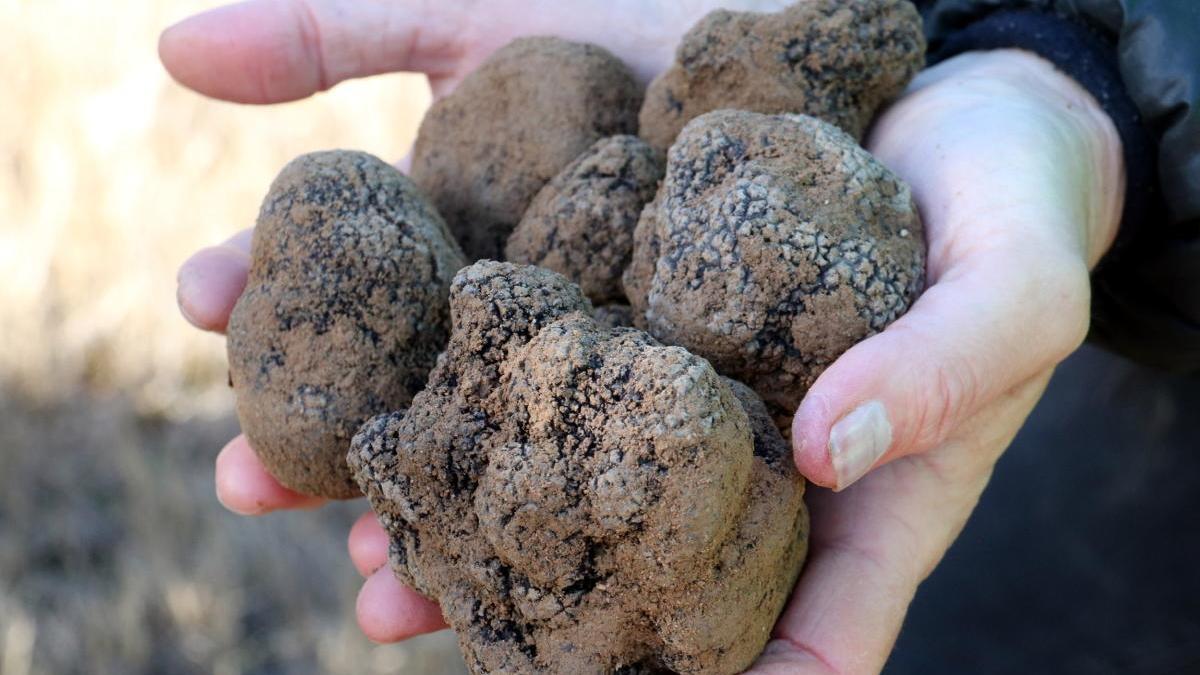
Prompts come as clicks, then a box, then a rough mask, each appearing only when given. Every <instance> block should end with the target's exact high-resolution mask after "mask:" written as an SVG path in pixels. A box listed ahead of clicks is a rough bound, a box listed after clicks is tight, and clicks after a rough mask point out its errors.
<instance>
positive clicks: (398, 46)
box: [158, 0, 460, 103]
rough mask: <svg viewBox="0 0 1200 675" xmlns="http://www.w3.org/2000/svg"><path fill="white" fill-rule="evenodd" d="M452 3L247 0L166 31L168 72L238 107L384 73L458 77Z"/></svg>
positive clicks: (162, 53) (162, 47) (163, 52)
mask: <svg viewBox="0 0 1200 675" xmlns="http://www.w3.org/2000/svg"><path fill="white" fill-rule="evenodd" d="M451 11H454V3H431V2H418V1H417V0H396V1H394V2H350V1H347V0H248V1H246V2H240V3H237V4H234V5H228V6H225V7H220V8H218V9H214V10H210V11H208V12H204V13H203V14H198V15H196V16H193V17H190V18H188V19H185V20H183V21H181V22H180V23H177V24H175V25H174V26H171V27H170V28H168V29H166V30H165V31H163V34H162V36H161V37H160V38H159V43H158V53H159V58H160V59H161V60H162V62H163V65H164V66H166V69H167V71H168V72H170V73H171V76H172V77H174V78H175V79H176V80H177V81H179V82H180V83H181V84H183V85H184V86H187V87H190V88H191V89H194V90H196V91H198V92H200V93H201V94H204V95H206V96H212V97H214V98H219V99H224V100H228V101H236V102H239V103H277V102H282V101H294V100H296V99H301V98H305V97H307V96H309V95H311V94H313V93H315V92H318V91H324V90H325V89H328V88H330V87H332V86H333V85H335V84H337V83H338V82H341V81H342V80H345V79H349V78H353V77H364V76H367V75H374V74H377V73H385V72H396V71H418V72H424V73H430V74H432V75H437V74H439V73H447V72H450V71H452V70H453V68H454V66H455V63H456V61H457V58H458V50H459V46H458V35H459V34H460V31H456V30H454V27H455V21H454V20H453V19H452V17H449V16H447V15H448V14H449V13H450V12H451Z"/></svg>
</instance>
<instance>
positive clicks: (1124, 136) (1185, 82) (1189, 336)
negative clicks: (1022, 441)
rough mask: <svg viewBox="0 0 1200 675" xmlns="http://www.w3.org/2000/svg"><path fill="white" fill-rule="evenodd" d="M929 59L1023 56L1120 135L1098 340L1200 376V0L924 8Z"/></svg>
mask: <svg viewBox="0 0 1200 675" xmlns="http://www.w3.org/2000/svg"><path fill="white" fill-rule="evenodd" d="M916 4H917V5H918V7H920V8H921V9H922V12H923V14H924V17H925V29H926V35H927V38H928V41H929V54H930V61H931V62H937V61H939V60H943V59H946V58H949V57H951V56H953V55H955V54H958V53H961V52H964V51H969V50H980V49H997V48H1003V47H1016V48H1021V49H1027V50H1030V51H1033V52H1035V53H1037V54H1039V55H1041V56H1042V57H1044V58H1046V59H1048V60H1050V61H1051V62H1053V63H1054V64H1055V65H1056V66H1058V67H1059V69H1061V70H1062V71H1063V72H1065V73H1067V74H1068V75H1070V76H1072V77H1073V78H1075V80H1076V81H1078V82H1079V83H1080V84H1081V85H1082V86H1084V87H1085V88H1087V89H1088V90H1089V91H1090V92H1091V93H1092V94H1093V95H1094V96H1095V97H1096V99H1097V100H1098V101H1099V102H1100V104H1101V105H1102V106H1103V107H1104V109H1105V111H1106V112H1108V114H1109V116H1110V117H1112V119H1113V122H1114V123H1115V124H1116V126H1117V130H1118V131H1119V132H1120V134H1121V141H1122V146H1123V151H1124V155H1125V165H1126V173H1127V184H1128V187H1127V193H1126V206H1125V210H1124V213H1123V214H1122V223H1121V229H1120V232H1119V234H1118V238H1117V243H1116V244H1115V245H1114V246H1113V248H1112V250H1111V251H1110V252H1109V253H1108V254H1107V255H1106V256H1105V258H1104V260H1102V261H1101V263H1100V265H1099V266H1098V267H1097V268H1096V270H1095V272H1094V274H1093V284H1092V287H1093V303H1092V304H1093V307H1092V310H1093V311H1092V330H1091V335H1090V339H1091V340H1092V341H1093V342H1095V343H1098V344H1101V345H1103V346H1105V347H1108V348H1110V349H1113V350H1115V351H1118V352H1121V353H1123V354H1125V355H1127V356H1129V357H1131V358H1134V359H1136V360H1138V361H1141V362H1143V363H1148V364H1152V365H1157V366H1160V367H1165V368H1169V369H1172V370H1183V371H1190V372H1200V0H925V1H918V2H917V3H916Z"/></svg>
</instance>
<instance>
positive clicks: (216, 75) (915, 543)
mask: <svg viewBox="0 0 1200 675" xmlns="http://www.w3.org/2000/svg"><path fill="white" fill-rule="evenodd" d="M786 4H788V3H786V2H781V1H778V0H775V1H769V0H757V1H756V0H738V1H734V2H718V1H717V0H691V1H689V2H679V1H675V2H667V1H665V0H664V1H663V2H653V1H646V0H576V1H574V2H560V1H551V0H537V1H532V2H531V1H525V0H522V1H520V2H518V1H516V0H488V1H486V2H485V1H483V0H476V1H464V2H455V3H451V2H443V1H434V0H427V1H422V0H375V1H372V2H366V1H359V2H350V1H348V0H346V1H338V0H307V2H305V1H304V0H251V1H250V2H246V3H243V4H240V5H236V6H232V7H229V8H224V9H220V10H215V11H213V12H210V13H207V14H204V15H200V16H198V17H193V18H192V19H189V20H188V21H185V22H183V23H181V24H179V25H176V26H174V27H172V28H170V29H168V30H167V31H166V32H165V33H164V34H163V37H162V40H161V43H160V54H161V56H162V60H163V63H164V64H165V65H166V66H167V68H168V70H169V71H170V72H171V73H172V75H174V76H175V77H176V79H178V80H179V81H180V82H182V83H183V84H185V85H187V86H189V87H191V88H193V89H195V90H197V91H199V92H200V93H203V94H206V95H208V96H212V97H215V98H221V99H226V100H233V101H241V102H249V103H273V102H279V101H286V100H293V99H297V98H303V97H306V96H308V95H310V94H312V93H314V92H316V91H319V90H321V89H325V88H328V87H331V86H333V85H334V84H336V83H337V82H339V81H341V80H344V79H348V78H353V77H362V76H367V75H372V74H376V73H384V72H393V71H420V72H424V73H426V74H427V75H428V76H429V79H430V84H431V86H432V88H433V90H434V92H435V95H438V96H441V95H445V94H447V93H449V92H450V91H452V90H453V88H454V86H455V85H456V84H457V83H458V82H459V81H461V79H462V77H463V76H464V75H465V74H466V73H469V72H470V71H471V69H472V68H474V67H475V66H477V65H478V64H479V63H480V62H481V61H482V60H483V59H485V58H486V57H487V55H488V54H490V53H491V52H492V51H494V50H495V49H497V48H498V47H500V46H502V45H503V44H505V43H507V42H508V41H509V40H511V39H512V38H514V37H517V36H520V35H530V34H556V35H560V36H562V37H565V38H568V39H573V40H582V41H589V42H595V43H598V44H601V45H603V46H605V47H607V48H608V49H610V50H611V51H613V52H614V53H615V54H617V55H618V56H619V57H621V58H623V59H624V60H626V61H627V62H628V63H630V65H631V66H632V67H633V68H634V69H635V72H636V73H637V74H638V76H639V77H640V78H642V79H643V80H648V79H650V78H651V77H653V76H654V75H655V74H656V73H658V72H660V71H661V70H663V69H665V68H666V67H667V66H668V64H669V63H670V59H671V55H672V53H673V50H674V46H675V44H676V43H677V41H678V39H679V37H680V36H681V35H682V33H683V32H684V31H685V30H686V29H687V28H688V27H690V26H691V25H692V23H694V21H695V20H696V19H698V18H699V17H700V16H702V15H703V14H704V13H706V12H707V11H709V10H710V9H712V8H714V7H718V6H724V7H728V8H731V9H756V10H762V11H767V10H771V9H777V8H779V7H781V6H784V5H786ZM866 145H867V148H868V149H869V150H871V151H872V152H873V153H874V154H875V155H876V156H878V157H879V158H880V159H881V160H882V161H883V162H884V163H885V164H887V165H888V166H889V167H890V168H891V169H892V170H894V171H895V172H896V173H898V174H899V175H900V176H901V177H902V178H904V179H905V180H906V181H907V182H908V183H909V184H910V185H911V186H912V189H913V195H914V197H915V199H916V201H917V204H918V206H919V208H920V210H921V214H922V217H923V220H924V223H925V227H926V236H927V239H928V245H929V255H928V279H927V284H928V290H927V291H926V292H925V293H924V295H923V296H922V297H921V298H920V299H919V300H918V302H917V303H916V304H915V305H914V306H913V308H912V309H911V310H910V311H909V312H908V314H906V315H905V316H904V317H902V318H901V319H900V320H898V321H897V322H896V323H894V324H893V325H892V326H891V327H889V328H888V329H887V330H885V331H884V332H882V333H880V334H879V335H876V336H874V337H872V338H869V339H868V340H865V341H864V342H862V343H860V344H859V345H857V346H855V347H854V348H853V349H851V350H850V351H848V352H847V353H846V354H844V355H843V356H842V357H841V358H839V359H838V360H837V361H836V362H835V363H834V364H833V365H831V366H830V367H829V368H828V369H827V370H826V371H825V373H824V374H823V375H822V376H821V377H820V378H819V379H818V381H817V382H816V384H815V385H814V386H813V388H812V389H811V390H810V392H809V393H808V395H807V396H806V398H805V399H804V401H803V403H802V404H801V406H800V408H799V410H798V411H797V414H796V417H795V421H794V425H793V446H794V447H795V448H796V451H795V459H796V464H797V466H798V467H799V468H800V471H801V473H803V474H804V475H805V476H806V477H807V478H808V479H809V480H810V481H811V482H812V483H814V484H816V485H818V486H823V488H831V489H822V488H810V492H809V499H808V502H809V506H810V508H811V510H812V516H813V523H812V541H811V549H810V553H809V560H808V563H807V566H806V568H805V571H804V573H803V575H802V576H801V578H800V580H799V582H798V583H797V585H796V588H795V591H794V593H793V596H792V598H791V601H790V602H789V604H788V607H787V609H786V610H785V611H784V613H783V615H782V616H781V617H780V619H779V622H778V624H777V625H776V627H775V631H774V633H773V636H772V640H771V642H770V643H769V644H768V645H767V648H766V650H765V651H764V653H763V655H762V656H761V657H760V658H759V660H758V662H757V663H756V664H755V665H754V667H753V668H752V670H751V672H755V673H780V674H782V673H789V674H790V673H872V672H877V671H879V670H880V669H881V668H882V667H883V664H884V663H885V661H886V659H887V656H888V654H889V652H890V651H891V648H892V645H893V643H894V641H895V639H896V636H897V634H898V632H899V629H900V625H901V623H902V621H903V619H904V615H905V612H906V610H907V608H908V605H909V603H910V602H911V600H912V598H913V594H914V592H915V591H916V588H917V585H918V584H919V583H920V582H921V581H922V580H923V579H924V578H925V577H926V576H927V575H928V574H929V572H930V571H931V570H932V569H933V568H934V566H935V565H937V563H938V561H940V560H941V558H942V555H943V554H944V553H945V551H946V549H947V548H948V547H949V545H950V544H951V543H952V542H953V541H954V539H955V538H956V537H957V535H958V533H959V531H960V530H961V529H962V527H963V525H964V523H965V522H966V520H967V517H968V516H969V515H970V513H971V511H972V510H973V509H974V507H975V504H976V503H977V501H978V499H979V496H980V494H981V493H982V491H983V488H984V487H985V485H986V484H987V481H988V478H989V477H990V475H991V471H992V467H993V466H994V464H995V462H996V460H997V459H998V458H999V457H1000V455H1001V453H1002V452H1003V451H1004V449H1005V448H1006V447H1007V446H1008V444H1009V442H1010V441H1011V440H1012V438H1013V436H1014V435H1015V434H1016V432H1017V430H1018V429H1019V428H1020V427H1021V424H1022V423H1023V422H1024V420H1025V418H1026V416H1027V415H1028V413H1029V411H1030V410H1031V409H1032V408H1033V406H1034V404H1035V403H1036V402H1037V400H1038V398H1039V397H1040V396H1041V393H1042V391H1043V389H1044V387H1045V386H1046V383H1047V381H1048V380H1049V378H1050V375H1051V373H1052V371H1053V369H1054V367H1055V366H1056V365H1057V364H1058V363H1059V362H1060V361H1062V360H1063V359H1064V358H1065V357H1066V356H1067V355H1069V354H1070V353H1071V352H1072V351H1074V349H1075V348H1076V347H1078V346H1079V344H1080V343H1081V342H1082V340H1083V338H1084V335H1085V333H1086V330H1087V325H1088V312H1089V280H1088V272H1089V270H1090V269H1091V267H1093V266H1094V265H1095V264H1096V262H1097V261H1098V260H1099V259H1100V257H1101V256H1102V255H1103V254H1104V252H1105V251H1106V250H1107V249H1108V247H1109V246H1110V245H1111V242H1112V240H1113V238H1114V236H1115V234H1116V230H1117V225H1118V221H1119V217H1120V212H1121V207H1122V195H1123V193H1124V168H1123V165H1122V163H1121V147H1120V139H1119V137H1118V136H1117V133H1116V130H1115V129H1114V127H1113V125H1112V123H1111V121H1110V120H1109V119H1108V118H1107V116H1106V115H1105V114H1104V113H1103V111H1102V110H1101V109H1100V107H1099V106H1098V104H1097V103H1096V101H1095V100H1093V99H1092V98H1091V97H1090V96H1089V95H1088V94H1087V93H1086V92H1085V91H1084V90H1083V89H1081V88H1080V87H1079V86H1078V85H1077V84H1075V83H1074V82H1073V81H1072V80H1070V79H1069V78H1067V77H1066V76H1064V75H1062V74H1061V73H1059V72H1058V71H1056V70H1055V69H1054V68H1053V66H1051V65H1050V64H1049V63H1047V62H1045V61H1043V60H1041V59H1040V58H1038V57H1036V56H1033V55H1031V54H1027V53H1024V52H1019V51H1014V50H1000V51H993V52H982V53H971V54H965V55H962V56H959V57H956V58H954V59H951V60H949V61H946V62H944V63H942V64H940V65H938V66H936V67H934V68H931V69H929V70H927V71H925V72H924V73H922V74H921V75H920V76H919V77H918V78H917V80H916V81H915V82H914V83H913V84H912V86H910V87H909V89H908V91H907V92H906V93H905V94H904V95H903V97H902V98H901V99H900V100H898V101H897V102H895V103H894V104H893V105H892V106H891V107H890V108H889V109H888V110H887V111H885V112H884V114H883V115H882V116H881V117H880V118H879V119H878V121H877V122H876V124H875V126H874V128H873V129H872V131H871V133H870V134H869V137H868V139H867V141H866ZM248 249H249V236H248V233H242V234H239V235H237V236H235V237H234V238H233V239H231V240H229V241H228V242H226V243H224V244H222V245H220V246H216V247H212V248H209V249H204V250H202V251H199V252H198V253H196V254H195V255H194V256H193V257H192V258H191V259H189V260H188V261H187V262H185V263H184V265H183V266H182V268H181V269H180V273H179V304H180V308H181V310H182V311H183V313H184V315H185V316H186V317H187V318H188V320H189V321H191V322H192V323H193V324H195V325H196V326H197V327H199V328H202V329H205V330H211V331H216V332H221V331H223V330H224V328H225V325H226V322H227V321H228V318H229V312H230V310H231V309H232V307H233V304H234V302H235V301H236V300H237V297H238V295H239V294H240V293H241V290H242V287H243V286H244V284H245V278H246V270H247V265H248V263H249V257H248ZM863 404H868V405H867V406H866V407H865V408H861V410H863V411H871V412H870V414H869V415H868V414H866V413H865V412H860V413H856V414H854V415H851V417H850V418H849V421H847V422H846V423H844V424H841V425H839V424H838V421H839V420H842V419H843V418H845V417H846V416H847V415H849V414H851V413H852V411H855V410H856V409H860V407H861V406H863ZM862 420H870V424H867V425H866V426H868V427H870V430H871V431H872V432H878V431H880V429H884V430H886V431H888V432H889V433H888V434H886V435H881V434H879V433H871V434H867V436H868V438H869V439H874V442H866V444H865V445H864V443H863V442H854V439H855V438H861V437H862V433H861V428H862V427H863V426H864V424H865V423H864V422H862ZM881 424H882V426H880V425H881ZM856 428H858V429H859V433H858V434H857V435H856V434H855V433H854V430H855V429H856ZM831 431H832V432H833V436H834V440H833V442H832V443H831ZM880 439H882V440H880ZM847 448H850V449H852V450H853V451H850V450H847ZM864 448H866V450H864ZM879 452H882V455H881V456H878V457H876V456H877V455H878V454H879ZM835 457H838V458H839V459H838V460H836V461H835ZM847 457H851V458H853V459H852V461H851V460H846V459H844V458H847ZM216 489H217V495H218V497H219V498H220V500H221V502H222V503H223V504H225V506H227V507H228V508H229V509H231V510H233V511H235V512H238V513H243V514H262V513H267V512H270V511H274V510H278V509H291V508H311V507H315V506H318V505H319V504H320V501H319V500H315V499H312V498H308V497H304V496H301V495H298V494H296V493H294V492H291V491H289V490H287V489H286V488H284V487H282V486H280V485H279V484H278V483H277V482H275V481H274V480H273V479H272V478H271V477H270V476H269V475H268V474H267V473H266V471H265V470H264V469H263V468H262V465H261V464H260V463H259V462H258V460H257V458H256V457H255V455H254V453H253V451H252V450H251V449H250V447H249V445H248V444H247V443H246V440H245V438H244V437H241V436H239V437H238V438H235V439H234V440H232V441H231V442H230V443H229V444H228V445H227V446H225V448H224V449H223V450H222V451H221V453H220V455H219V456H218V458H217V463H216ZM349 550H350V557H351V559H352V560H353V562H354V565H355V567H356V568H357V569H358V570H359V571H360V572H361V573H362V574H363V575H364V576H365V577H366V581H365V583H364V584H363V588H362V591H361V593H360V595H359V599H358V606H357V614H358V620H359V624H360V625H361V626H362V629H363V631H364V632H365V633H366V634H367V636H369V637H370V638H372V639H374V640H377V641H381V642H392V641H397V640H403V639H405V638H408V637H412V636H414V635H418V634H421V633H426V632H430V631H434V630H439V629H442V628H444V627H445V625H444V623H443V622H442V619H441V614H440V613H439V611H438V608H437V606H436V605H434V604H433V603H431V602H429V601H428V600H426V599H424V598H422V597H421V596H419V595H418V594H416V593H414V592H413V591H411V590H409V589H407V588H405V587H403V586H402V585H401V584H400V583H399V582H398V581H396V579H395V578H394V577H393V576H392V574H391V572H390V570H388V569H387V567H386V564H387V537H386V536H385V534H384V532H383V531H382V529H381V528H380V527H379V525H378V524H377V522H376V521H375V519H374V517H373V516H372V515H371V514H370V513H367V514H365V515H364V516H363V517H362V518H361V519H360V520H359V521H358V522H357V523H356V524H355V526H354V527H353V529H352V530H351V532H350V536H349Z"/></svg>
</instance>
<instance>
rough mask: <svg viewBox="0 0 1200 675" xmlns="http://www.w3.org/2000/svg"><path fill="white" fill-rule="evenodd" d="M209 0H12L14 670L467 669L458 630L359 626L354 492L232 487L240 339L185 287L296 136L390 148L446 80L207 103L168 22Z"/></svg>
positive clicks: (10, 607)
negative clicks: (211, 328)
mask: <svg viewBox="0 0 1200 675" xmlns="http://www.w3.org/2000/svg"><path fill="white" fill-rule="evenodd" d="M212 4H215V3H212V2H196V1H188V0H138V1H136V2H134V1H130V2H122V3H116V4H115V5H114V4H113V3H94V2H85V1H84V0H75V1H71V0H0V26H3V27H4V29H5V30H4V31H3V35H4V39H3V40H0V86H2V91H3V93H2V94H0V271H2V272H3V274H4V283H3V284H0V479H2V485H0V487H3V490H2V491H0V674H2V675H25V674H27V673H71V672H79V673H105V672H113V673H150V672H155V673H158V672H172V673H177V672H178V673H189V672H211V673H231V674H232V673H276V672H283V673H293V672H326V673H375V672H380V673H382V672H411V673H429V672H440V671H443V670H446V671H450V672H459V671H461V668H462V666H461V663H460V662H459V661H458V660H457V657H456V656H454V655H455V654H456V649H455V648H454V644H453V639H452V637H451V636H449V635H447V634H443V635H440V636H437V637H433V638H428V639H424V640H423V641H418V642H416V643H415V644H411V645H404V646H391V647H374V646H372V645H370V644H369V643H368V642H367V640H366V639H365V638H363V637H362V636H361V635H359V633H358V632H357V629H356V627H355V626H354V623H353V618H352V617H353V599H354V593H355V590H356V586H357V579H356V577H355V574H354V572H353V570H352V569H351V567H350V565H349V562H348V560H346V558H345V553H344V536H345V532H346V527H347V525H348V523H349V522H350V520H351V518H352V517H353V515H354V508H355V507H353V506H342V507H339V508H332V509H326V510H324V511H322V512H318V513H301V514H285V515H277V516H271V517H268V518H264V519H258V520H250V519H244V518H238V517H235V516H232V515H229V514H227V513H225V512H224V511H222V510H221V509H220V507H219V506H218V505H217V504H216V500H215V499H214V497H213V495H212V487H211V463H212V458H213V456H214V455H215V453H216V449H217V447H218V446H219V445H220V443H221V442H223V441H224V440H225V439H226V438H227V437H228V436H229V435H230V434H231V433H232V432H233V430H234V426H235V425H234V422H233V421H232V416H231V397H230V395H229V393H228V390H227V389H226V388H225V387H224V380H225V366H224V355H223V345H222V342H221V340H220V339H219V338H217V337H214V336H208V335H202V334H199V333H197V332H195V331H193V330H191V329H189V328H188V327H187V326H186V325H185V324H184V323H183V321H182V320H181V319H179V318H178V315H177V313H176V310H175V304H174V273H175V268H176V267H177V266H178V264H179V262H180V261H182V260H183V259H184V258H185V257H186V256H187V254H188V253H189V252H190V251H192V250H194V249H195V248H197V247H200V246H203V245H206V244H210V243H214V242H216V241H220V240H221V239H224V238H225V237H227V236H229V235H230V234H232V233H233V232H235V231H237V230H239V229H241V228H243V227H246V226H248V225H249V224H251V223H252V221H253V218H254V216H255V213H256V212H257V206H258V201H259V200H260V199H261V197H262V194H263V193H264V192H265V189H266V186H267V184H268V183H269V182H270V179H271V178H272V177H273V176H274V174H275V172H276V171H277V170H278V169H279V168H280V167H282V166H283V164H284V163H286V161H287V160H288V159H290V158H291V157H294V156H295V155H297V154H300V153H302V152H306V151H309V150H314V149H319V148H329V147H353V148H361V149H365V150H368V151H371V152H374V153H376V154H378V155H380V156H383V157H398V156H400V155H401V154H402V153H403V152H404V151H405V150H406V148H407V146H408V144H409V143H410V142H411V138H412V135H413V133H414V130H415V128H416V124H417V121H418V119H419V116H420V114H421V113H422V111H423V109H424V107H425V106H426V105H427V102H428V92H427V90H426V88H425V85H424V83H423V81H421V80H420V79H417V78H411V77H403V76H393V77H387V78H377V79H375V80H371V81H364V82H356V83H348V84H345V85H342V86H340V87H338V88H337V89H335V90H334V91H332V92H330V93H328V94H325V95H322V96H318V97H315V98H314V99H312V100H309V101H305V102H302V103H297V104H290V105H286V106H280V107H274V108H251V107H243V106H234V105H227V104H220V103H215V102H211V101H206V100H203V99H201V98H200V97H198V96H196V95H194V94H191V93H189V92H187V91H185V90H183V89H181V88H179V87H178V86H176V85H174V84H173V83H172V82H171V81H170V80H169V78H167V76H166V75H165V73H163V71H162V70H161V68H160V67H159V65H158V63H157V60H156V58H155V43H156V39H157V34H158V31H159V30H160V29H161V28H162V27H163V26H165V25H167V24H168V23H170V22H171V21H173V20H176V19H178V18H180V17H182V16H184V15H186V14H188V13H190V12H192V11H195V10H198V9H202V8H204V7H205V6H210V5H212ZM364 110H365V111H370V112H371V114H370V115H368V116H363V115H362V114H361V111H364Z"/></svg>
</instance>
